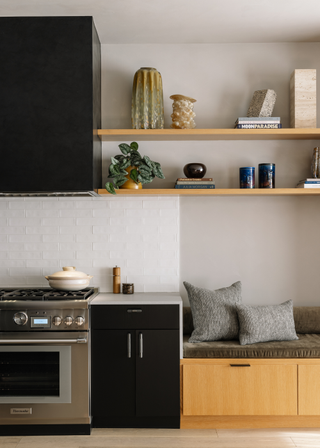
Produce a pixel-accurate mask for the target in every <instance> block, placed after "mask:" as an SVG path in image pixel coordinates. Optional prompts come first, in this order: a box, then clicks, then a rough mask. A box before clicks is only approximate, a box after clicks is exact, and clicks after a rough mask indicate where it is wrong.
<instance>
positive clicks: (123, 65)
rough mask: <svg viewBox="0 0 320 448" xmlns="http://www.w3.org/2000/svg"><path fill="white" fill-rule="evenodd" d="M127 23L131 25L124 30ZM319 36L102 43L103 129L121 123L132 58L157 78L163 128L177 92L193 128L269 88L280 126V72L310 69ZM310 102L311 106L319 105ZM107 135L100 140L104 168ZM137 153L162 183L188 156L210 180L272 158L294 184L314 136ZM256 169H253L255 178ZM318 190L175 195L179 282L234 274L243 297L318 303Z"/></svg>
mask: <svg viewBox="0 0 320 448" xmlns="http://www.w3.org/2000/svg"><path fill="white" fill-rule="evenodd" d="M133 32H134V30H133ZM319 56H320V44H319V43H303V44H302V43H296V44H215V45H204V44H202V45H103V47H102V64H103V66H102V71H103V73H102V95H103V96H102V112H103V124H102V126H103V127H105V128H130V127H131V120H130V107H131V89H132V80H133V75H134V73H135V71H136V70H137V69H139V68H140V67H142V66H151V67H155V68H157V69H158V70H159V71H160V72H161V74H162V78H163V86H164V103H165V121H166V124H165V127H170V123H171V119H170V114H171V111H172V101H171V100H170V99H169V96H170V95H172V94H175V93H181V94H185V95H188V96H192V97H194V98H196V99H197V102H196V103H195V108H194V110H195V112H196V118H195V121H196V124H197V127H198V128H212V127H213V128H223V127H232V126H233V123H234V121H235V119H236V118H237V117H238V116H243V115H246V112H247V109H248V105H249V102H250V100H251V98H252V95H253V92H254V91H255V90H257V89H265V88H270V89H274V90H275V91H276V92H277V95H278V97H277V102H276V106H275V109H274V114H273V115H274V116H281V118H282V123H283V126H284V127H288V125H289V79H290V75H291V73H292V71H293V70H294V69H296V68H315V69H317V72H318V79H319V77H320V70H319V69H320V57H319ZM319 104H320V102H319V101H318V114H319ZM117 144H118V143H116V142H112V143H104V144H103V153H104V164H105V165H104V174H103V178H104V180H106V167H107V165H108V164H109V158H110V156H111V155H114V154H115V153H117ZM139 144H140V150H141V153H143V154H147V155H149V156H150V158H151V159H153V160H156V161H158V162H160V163H161V165H162V167H163V170H164V173H165V175H166V180H165V181H154V182H153V183H152V184H150V187H161V186H166V187H172V186H173V184H174V181H175V179H176V178H177V177H178V176H181V175H182V168H183V166H184V165H185V164H186V163H188V162H203V163H205V164H206V166H207V168H208V172H207V174H208V175H211V176H213V177H214V179H215V181H216V186H217V187H218V188H237V187H238V182H239V180H238V173H239V167H240V166H248V165H250V166H255V167H256V170H257V169H258V164H259V163H265V162H273V163H275V164H276V186H277V187H294V186H295V184H296V182H297V181H298V180H300V179H302V178H304V177H307V176H310V158H311V154H312V149H313V147H314V146H316V145H317V144H319V143H318V142H316V141H303V140H302V141H290V140H288V141H264V142H263V141H248V142H247V141H221V142H220V141H214V142H212V141H208V142H197V141H188V142H170V141H169V142H139ZM257 181H258V176H256V182H257ZM319 201H320V199H319V198H316V197H315V198H297V197H286V198H284V197H277V198H270V197H261V198H253V197H251V198H244V197H240V198H236V197H214V198H213V197H212V198H205V197H196V198H181V200H180V280H181V288H180V292H181V295H182V296H183V298H184V299H185V300H186V294H185V291H184V288H183V286H182V281H183V280H187V281H189V282H191V283H193V284H195V285H198V286H204V287H207V288H218V287H223V286H227V285H229V284H231V283H232V282H234V281H237V280H241V281H242V283H243V300H244V302H245V303H251V304H265V303H279V302H281V301H284V300H287V299H289V298H292V299H293V300H294V303H295V305H311V304H319V298H320V295H319V291H320V280H319V279H320V275H318V270H319V267H320V263H319V254H320V244H319V230H318V229H319V223H320V219H319V218H320V216H319V214H320V211H319V210H320V202H319Z"/></svg>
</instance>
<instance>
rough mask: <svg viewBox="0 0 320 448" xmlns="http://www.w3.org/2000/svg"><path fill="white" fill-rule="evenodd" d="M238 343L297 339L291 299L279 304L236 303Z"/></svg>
mask: <svg viewBox="0 0 320 448" xmlns="http://www.w3.org/2000/svg"><path fill="white" fill-rule="evenodd" d="M237 312H238V317H239V324H240V332H239V340H240V345H248V344H254V343H256V342H267V341H293V340H295V339H299V338H298V336H297V333H296V330H295V325H294V319H293V303H292V300H288V301H287V302H283V303H281V304H280V305H266V306H249V305H237Z"/></svg>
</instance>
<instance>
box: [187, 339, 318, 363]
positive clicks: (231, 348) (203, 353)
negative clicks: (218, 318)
mask: <svg viewBox="0 0 320 448" xmlns="http://www.w3.org/2000/svg"><path fill="white" fill-rule="evenodd" d="M189 337H190V335H184V337H183V357H184V358H320V334H298V337H299V340H295V341H273V342H259V343H257V344H250V345H240V344H239V341H214V342H197V343H191V342H188V339H189Z"/></svg>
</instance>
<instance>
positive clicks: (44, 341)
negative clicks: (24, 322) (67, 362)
mask: <svg viewBox="0 0 320 448" xmlns="http://www.w3.org/2000/svg"><path fill="white" fill-rule="evenodd" d="M87 343H88V339H87V338H77V339H0V344H1V345H2V344H8V345H11V344H18V345H21V344H87Z"/></svg>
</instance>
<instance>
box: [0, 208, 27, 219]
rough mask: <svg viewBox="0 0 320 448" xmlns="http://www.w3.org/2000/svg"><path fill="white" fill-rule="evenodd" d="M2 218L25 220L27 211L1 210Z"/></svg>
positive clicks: (0, 215)
mask: <svg viewBox="0 0 320 448" xmlns="http://www.w3.org/2000/svg"><path fill="white" fill-rule="evenodd" d="M0 217H1V218H24V217H25V211H24V210H8V209H5V210H1V209H0Z"/></svg>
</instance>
